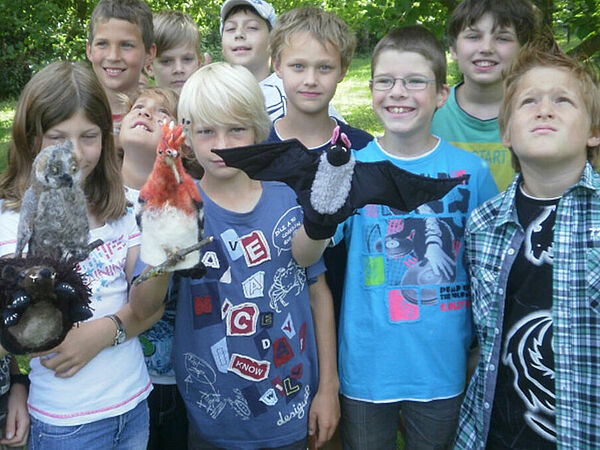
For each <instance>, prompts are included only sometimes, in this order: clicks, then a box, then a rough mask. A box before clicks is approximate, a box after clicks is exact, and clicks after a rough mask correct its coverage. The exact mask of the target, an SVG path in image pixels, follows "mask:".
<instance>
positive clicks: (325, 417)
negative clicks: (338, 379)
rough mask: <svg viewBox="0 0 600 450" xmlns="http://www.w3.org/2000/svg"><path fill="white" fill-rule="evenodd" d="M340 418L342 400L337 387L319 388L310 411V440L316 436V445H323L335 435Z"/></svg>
mask: <svg viewBox="0 0 600 450" xmlns="http://www.w3.org/2000/svg"><path fill="white" fill-rule="evenodd" d="M339 420H340V400H339V397H338V391H337V389H331V390H327V391H325V390H324V389H319V390H317V393H316V394H315V398H314V399H313V401H312V403H311V405H310V412H309V413H308V435H309V442H311V441H313V440H314V439H313V438H312V436H316V447H317V448H319V447H322V446H323V445H325V443H326V442H327V441H329V440H330V439H331V438H332V437H333V433H335V429H336V427H337V424H338V422H339Z"/></svg>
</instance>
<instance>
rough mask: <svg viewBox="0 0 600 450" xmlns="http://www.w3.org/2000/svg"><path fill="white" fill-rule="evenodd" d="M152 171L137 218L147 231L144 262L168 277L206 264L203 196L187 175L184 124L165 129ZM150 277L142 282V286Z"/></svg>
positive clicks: (142, 250)
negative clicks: (202, 246) (202, 255)
mask: <svg viewBox="0 0 600 450" xmlns="http://www.w3.org/2000/svg"><path fill="white" fill-rule="evenodd" d="M162 131H163V136H162V139H161V140H160V142H159V144H158V146H157V149H156V159H155V161H154V167H153V168H152V172H151V173H150V175H149V176H148V179H147V180H146V183H145V184H144V186H143V187H142V190H141V191H140V196H139V198H138V211H137V219H138V224H139V225H140V229H141V231H142V242H141V245H140V258H141V260H142V261H143V262H144V263H146V264H148V265H150V266H155V268H157V270H156V271H154V272H152V276H154V275H155V274H158V273H162V272H172V271H176V270H182V269H192V268H194V267H196V266H198V265H199V264H200V253H199V252H198V249H199V248H200V247H199V246H198V245H199V241H200V239H201V237H202V234H203V223H204V216H203V208H202V197H200V192H199V191H198V187H197V186H196V183H195V181H194V179H193V178H192V177H191V176H190V175H189V174H188V173H187V172H186V171H185V168H184V167H183V162H182V154H183V153H182V149H181V146H182V145H183V142H184V140H185V132H184V130H183V126H182V125H175V124H174V123H173V122H171V123H170V124H168V125H167V124H165V125H163V126H162ZM147 278H150V276H148V277H144V278H142V277H140V278H138V281H137V282H141V281H143V280H144V279H147Z"/></svg>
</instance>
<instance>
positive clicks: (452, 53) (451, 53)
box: [449, 45, 458, 61]
mask: <svg viewBox="0 0 600 450" xmlns="http://www.w3.org/2000/svg"><path fill="white" fill-rule="evenodd" d="M449 50H450V56H452V60H453V61H457V60H458V53H456V49H455V48H454V46H453V45H451V46H450V47H449Z"/></svg>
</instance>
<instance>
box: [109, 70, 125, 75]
mask: <svg viewBox="0 0 600 450" xmlns="http://www.w3.org/2000/svg"><path fill="white" fill-rule="evenodd" d="M105 70H106V71H107V72H108V73H112V74H115V75H116V74H118V73H121V72H123V70H122V69H105Z"/></svg>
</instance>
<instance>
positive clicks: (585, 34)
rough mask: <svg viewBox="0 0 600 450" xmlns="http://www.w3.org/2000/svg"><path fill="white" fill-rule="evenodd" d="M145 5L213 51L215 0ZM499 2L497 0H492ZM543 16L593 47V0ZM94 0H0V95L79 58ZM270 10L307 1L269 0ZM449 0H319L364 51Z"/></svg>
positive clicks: (436, 26)
mask: <svg viewBox="0 0 600 450" xmlns="http://www.w3.org/2000/svg"><path fill="white" fill-rule="evenodd" d="M147 1H148V4H149V5H150V7H151V9H152V10H153V11H160V10H162V9H178V10H181V11H184V12H186V13H188V14H189V15H190V16H192V17H193V18H194V19H195V20H196V22H197V23H198V25H199V27H200V29H201V31H202V33H203V36H204V39H203V40H204V46H205V47H206V48H207V49H208V51H209V52H210V53H211V54H212V55H218V54H219V53H220V50H219V47H220V46H219V41H220V39H219V33H218V25H219V9H220V7H221V4H222V3H223V0H203V1H185V0H147ZM498 1H502V0H498ZM534 2H535V3H536V4H537V5H538V6H539V8H540V11H541V12H542V13H543V15H544V17H546V21H547V22H548V23H552V25H553V26H554V28H555V30H556V29H560V30H561V32H562V33H564V34H565V35H566V36H567V38H568V39H570V38H571V36H574V37H576V38H577V39H576V40H577V42H580V41H581V43H582V44H586V45H585V46H583V47H582V48H581V50H582V51H583V54H584V55H586V56H589V55H592V54H594V53H596V52H597V50H598V49H600V33H599V30H600V8H599V6H600V0H534ZM96 3H97V0H44V1H39V0H0V18H1V19H0V36H1V39H0V99H3V98H14V97H16V96H18V94H19V93H20V92H21V89H22V87H23V86H24V84H25V83H26V82H27V80H28V79H29V78H30V77H31V75H32V73H34V72H35V71H37V70H38V69H39V68H40V67H42V66H44V65H45V64H47V63H48V62H50V61H53V60H57V59H71V60H76V59H84V58H85V39H86V29H87V21H88V18H89V16H90V14H91V12H92V10H93V8H94V6H95V4H96ZM271 3H272V4H273V6H274V7H275V10H276V11H277V12H278V13H281V12H284V11H287V10H289V9H291V8H294V7H297V6H300V5H305V4H308V3H307V2H306V1H305V0H272V1H271ZM457 3H458V1H457V0H423V1H414V0H348V1H340V0H321V1H313V2H312V4H314V5H317V6H321V7H323V8H325V9H327V10H330V11H333V12H335V13H336V14H338V15H339V16H340V17H341V18H343V19H344V20H345V21H346V22H347V23H348V24H349V25H350V27H351V28H352V30H353V31H354V32H355V33H356V36H357V38H358V51H359V53H360V52H369V51H370V49H372V47H373V46H374V44H375V42H377V40H378V39H379V38H380V37H381V36H383V35H384V34H385V33H386V32H387V31H388V30H389V29H390V28H392V27H397V26H401V25H406V24H413V23H422V24H424V25H426V26H427V27H428V28H429V29H431V30H432V31H433V32H435V33H436V34H437V36H438V37H440V38H443V36H444V30H445V28H446V19H447V17H448V16H449V13H450V11H451V10H452V9H453V8H454V7H455V6H456V4H457Z"/></svg>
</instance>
